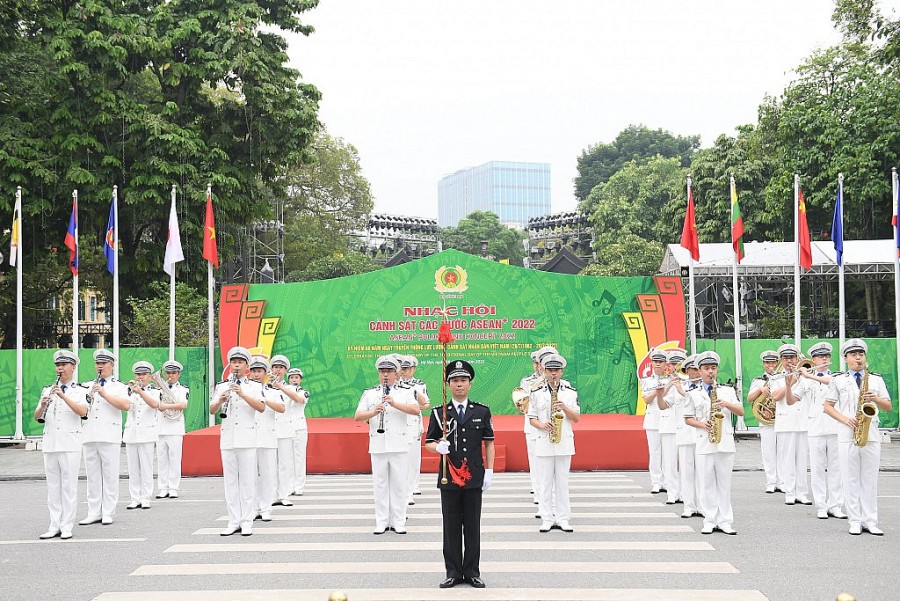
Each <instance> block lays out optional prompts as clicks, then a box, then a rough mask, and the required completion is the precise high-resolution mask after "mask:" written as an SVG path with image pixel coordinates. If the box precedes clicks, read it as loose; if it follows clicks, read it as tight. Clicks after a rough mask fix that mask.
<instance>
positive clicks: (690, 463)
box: [678, 444, 700, 512]
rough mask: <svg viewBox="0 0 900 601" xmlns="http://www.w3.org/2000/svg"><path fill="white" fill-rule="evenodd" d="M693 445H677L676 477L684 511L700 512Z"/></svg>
mask: <svg viewBox="0 0 900 601" xmlns="http://www.w3.org/2000/svg"><path fill="white" fill-rule="evenodd" d="M694 450H695V445H692V444H683V445H678V476H679V480H680V484H681V487H680V489H679V490H680V491H681V500H682V501H684V511H691V512H694V511H700V504H699V503H698V501H697V473H696V469H695V461H694Z"/></svg>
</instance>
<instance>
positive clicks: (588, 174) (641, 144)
mask: <svg viewBox="0 0 900 601" xmlns="http://www.w3.org/2000/svg"><path fill="white" fill-rule="evenodd" d="M699 147H700V136H679V135H676V134H673V133H671V132H669V131H666V130H663V129H656V130H653V129H650V128H648V127H647V126H646V125H629V126H628V127H626V128H625V129H623V130H622V131H621V132H619V135H618V136H616V139H615V140H613V141H612V142H611V143H609V144H605V143H603V142H599V143H597V144H595V145H593V146H591V147H589V148H587V149H585V150H583V151H582V152H581V155H580V156H579V157H578V176H577V177H576V178H575V196H576V198H578V200H579V201H584V200H585V199H586V198H587V197H588V195H589V194H590V193H591V190H593V189H594V187H595V186H596V185H597V184H602V183H604V182H606V181H607V180H609V178H610V177H612V175H613V174H614V173H615V172H616V171H618V170H619V169H621V168H622V167H623V166H624V165H625V164H626V163H628V162H630V161H636V162H642V161H644V160H649V159H651V158H653V157H655V156H657V155H660V156H663V157H666V158H673V157H674V158H678V159H679V161H680V162H681V166H682V167H687V166H688V164H690V160H691V155H692V154H693V153H694V151H695V150H696V149H697V148H699Z"/></svg>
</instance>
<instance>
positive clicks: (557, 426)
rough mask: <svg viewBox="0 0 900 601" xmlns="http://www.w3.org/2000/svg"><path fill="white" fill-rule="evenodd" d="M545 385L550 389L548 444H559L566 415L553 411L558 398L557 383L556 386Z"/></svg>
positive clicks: (559, 411)
mask: <svg viewBox="0 0 900 601" xmlns="http://www.w3.org/2000/svg"><path fill="white" fill-rule="evenodd" d="M547 385H548V386H549V387H550V425H551V426H552V428H551V430H550V442H552V443H553V444H559V443H560V442H562V425H563V419H564V418H565V417H566V414H565V413H563V412H562V411H561V410H559V409H557V410H556V411H554V410H553V406H554V405H556V400H557V397H558V396H559V382H556V385H553V384H550V383H549V382H548V383H547Z"/></svg>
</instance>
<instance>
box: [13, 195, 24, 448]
mask: <svg viewBox="0 0 900 601" xmlns="http://www.w3.org/2000/svg"><path fill="white" fill-rule="evenodd" d="M14 214H15V216H16V219H17V220H18V221H17V223H16V224H15V228H16V231H15V232H13V233H12V234H11V235H12V236H14V237H15V238H16V251H15V252H16V256H15V257H12V258H11V260H13V261H15V262H16V434H15V439H16V440H22V439H23V438H25V433H24V430H23V423H24V422H23V415H22V354H23V351H22V349H23V332H22V245H23V244H24V243H23V241H22V186H17V187H16V208H15V213H14Z"/></svg>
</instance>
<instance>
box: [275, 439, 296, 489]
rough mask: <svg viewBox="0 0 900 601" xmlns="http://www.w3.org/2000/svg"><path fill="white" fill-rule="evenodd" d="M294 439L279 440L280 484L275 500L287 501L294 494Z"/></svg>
mask: <svg viewBox="0 0 900 601" xmlns="http://www.w3.org/2000/svg"><path fill="white" fill-rule="evenodd" d="M293 487H294V438H293V437H291V438H279V439H278V484H277V485H276V486H275V498H276V499H278V500H281V499H287V498H288V497H289V496H291V493H292V492H294V489H293Z"/></svg>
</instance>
